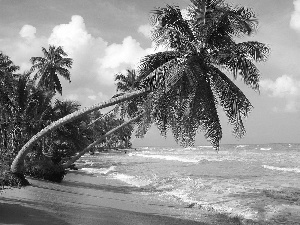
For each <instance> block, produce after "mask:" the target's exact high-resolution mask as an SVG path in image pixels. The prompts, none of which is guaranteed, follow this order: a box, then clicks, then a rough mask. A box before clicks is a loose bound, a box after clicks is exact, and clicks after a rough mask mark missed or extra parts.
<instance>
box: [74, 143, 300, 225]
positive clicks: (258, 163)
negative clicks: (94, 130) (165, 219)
mask: <svg viewBox="0 0 300 225" xmlns="http://www.w3.org/2000/svg"><path fill="white" fill-rule="evenodd" d="M76 165H77V167H78V168H79V170H78V173H83V174H89V175H90V176H93V177H95V179H97V177H98V178H101V179H102V178H105V179H107V180H117V181H119V182H121V183H123V184H124V185H125V186H126V185H127V186H128V187H132V188H134V189H132V190H134V192H135V194H136V195H138V196H139V198H141V199H143V201H146V202H149V203H151V204H158V205H159V204H161V205H169V206H172V207H173V208H174V210H176V213H178V211H180V214H181V215H182V216H183V217H184V218H188V219H192V220H201V219H203V211H205V212H210V213H221V214H226V215H228V216H230V217H238V218H241V219H243V220H253V221H264V222H268V223H269V224H300V179H299V176H300V144H264V145H261V144H260V145H256V144H255V145H221V147H220V150H219V151H218V152H217V151H215V150H214V149H213V148H212V147H211V146H195V147H192V148H182V147H175V148H172V147H167V148H166V147H142V148H137V149H132V150H130V151H128V152H127V153H124V152H121V153H120V152H117V151H116V152H114V151H111V152H107V153H105V152H104V153H95V154H94V155H89V154H86V155H84V156H83V157H82V158H81V159H80V160H79V161H78V162H77V163H76ZM172 207H170V210H172ZM178 209H180V210H178ZM200 211H201V212H202V213H199V212H200ZM200 217H202V218H200Z"/></svg>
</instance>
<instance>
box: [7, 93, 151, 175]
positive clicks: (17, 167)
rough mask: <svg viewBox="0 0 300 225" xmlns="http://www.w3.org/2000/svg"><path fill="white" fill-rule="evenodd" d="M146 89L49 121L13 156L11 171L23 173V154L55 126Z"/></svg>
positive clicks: (127, 98)
mask: <svg viewBox="0 0 300 225" xmlns="http://www.w3.org/2000/svg"><path fill="white" fill-rule="evenodd" d="M147 92H148V91H145V90H139V91H135V92H132V93H129V94H126V95H122V96H120V97H116V98H112V99H110V100H108V101H106V102H103V103H100V104H96V105H93V106H91V107H87V108H84V109H81V110H78V111H76V112H74V113H71V114H69V115H67V116H65V117H63V118H61V119H59V120H57V121H55V122H53V123H51V124H50V125H48V126H47V127H45V128H44V129H42V130H41V131H40V132H38V133H37V134H36V135H34V136H33V137H32V138H31V139H30V140H29V141H28V142H27V143H26V144H25V145H24V146H23V147H22V149H21V150H20V151H19V152H18V155H17V156H16V157H15V159H14V161H13V162H12V165H11V168H10V169H11V172H12V173H14V174H18V175H19V174H23V167H24V159H25V156H26V155H27V154H28V152H29V151H30V149H31V147H32V146H33V145H34V144H35V143H36V142H37V141H39V140H41V139H42V138H43V137H44V136H45V135H47V134H48V133H50V132H52V131H54V130H56V129H57V128H59V127H60V126H62V125H64V124H66V123H68V122H71V121H73V120H75V119H77V118H79V117H81V116H84V115H86V114H89V113H91V112H93V111H96V110H99V109H103V108H106V107H109V106H112V105H115V104H118V103H120V102H124V101H127V100H130V99H132V98H135V97H138V96H140V95H144V94H146V93H147Z"/></svg>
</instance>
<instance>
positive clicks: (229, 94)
mask: <svg viewBox="0 0 300 225" xmlns="http://www.w3.org/2000/svg"><path fill="white" fill-rule="evenodd" d="M211 71H212V73H211V77H210V78H211V86H212V88H213V90H214V93H215V94H216V96H217V97H218V99H219V102H220V105H221V106H222V108H223V110H224V111H225V114H226V116H227V118H228V120H229V123H230V124H232V125H233V126H234V128H233V133H234V135H235V136H236V137H238V138H241V137H243V136H244V135H245V128H244V125H243V121H242V118H245V117H247V116H248V114H249V113H250V112H251V110H252V108H253V106H252V105H251V103H250V101H249V100H248V99H247V97H246V96H245V95H244V94H243V92H242V91H241V90H240V89H239V88H238V87H237V86H236V85H235V84H234V83H233V82H232V81H231V80H230V79H229V78H228V77H227V76H226V75H225V74H224V73H222V72H221V71H220V70H219V69H217V68H213V67H211Z"/></svg>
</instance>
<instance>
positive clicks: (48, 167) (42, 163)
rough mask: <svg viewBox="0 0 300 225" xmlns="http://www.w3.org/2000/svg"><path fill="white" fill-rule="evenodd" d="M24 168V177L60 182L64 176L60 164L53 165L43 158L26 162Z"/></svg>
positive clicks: (49, 160)
mask: <svg viewBox="0 0 300 225" xmlns="http://www.w3.org/2000/svg"><path fill="white" fill-rule="evenodd" d="M25 168H26V170H25V174H26V175H29V176H31V177H34V178H39V179H44V180H49V181H53V182H61V181H62V180H63V178H64V176H65V175H66V170H65V169H64V168H63V167H62V166H61V164H55V163H54V162H53V161H52V160H51V159H49V158H47V157H45V156H44V157H42V158H40V159H36V160H30V161H26V164H25Z"/></svg>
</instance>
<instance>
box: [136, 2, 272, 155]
mask: <svg viewBox="0 0 300 225" xmlns="http://www.w3.org/2000/svg"><path fill="white" fill-rule="evenodd" d="M151 20H152V22H153V26H154V29H153V33H152V37H153V41H154V42H155V43H156V45H157V46H164V47H166V48H167V49H168V50H167V51H165V52H158V53H155V54H152V55H148V56H146V57H144V58H143V59H142V60H141V63H140V65H139V75H140V79H141V80H143V81H142V82H143V85H144V86H146V87H150V88H151V89H153V90H155V91H154V92H153V93H152V94H150V96H149V101H146V107H147V108H148V109H149V110H150V111H151V119H149V118H148V123H149V124H150V123H153V122H156V124H157V125H158V128H159V129H160V131H161V132H162V134H166V131H167V130H168V129H171V130H172V131H173V134H174V137H175V138H176V140H177V141H180V142H181V143H182V144H184V145H191V144H193V143H194V138H195V135H196V132H197V130H198V129H199V128H200V130H202V131H204V132H205V137H206V138H207V139H208V140H209V141H210V142H211V143H212V144H213V146H214V147H215V148H217V149H218V147H219V142H220V140H221V138H222V128H221V125H220V121H219V117H218V112H217V107H218V106H221V107H222V108H223V110H224V111H225V114H226V116H227V117H228V119H229V122H230V123H231V124H232V125H233V133H234V134H235V135H236V136H237V137H242V136H243V135H244V134H245V128H244V125H243V121H242V117H246V116H247V115H248V113H249V112H250V110H251V109H252V105H251V103H250V101H249V100H248V99H247V98H246V96H245V95H244V94H243V93H242V91H241V90H240V89H239V88H238V87H237V86H236V85H235V84H234V83H233V82H232V80H231V79H229V78H228V77H227V75H226V74H227V73H228V72H229V73H232V74H233V78H234V79H235V78H237V76H240V77H241V78H242V79H243V80H244V82H245V84H246V85H249V86H250V87H251V88H253V89H254V90H259V76H260V74H259V70H258V69H257V67H256V66H255V65H254V62H260V61H264V60H266V58H267V55H268V52H269V49H268V47H266V45H265V44H262V43H259V42H256V41H248V42H240V43H237V42H236V39H237V38H238V37H241V36H243V35H251V34H253V33H254V32H255V30H256V25H257V21H256V19H255V14H254V13H253V12H252V11H251V10H250V9H246V8H243V7H235V8H234V7H232V6H229V5H227V4H225V3H224V1H223V0H191V5H190V6H189V7H188V9H187V13H186V15H185V16H183V13H182V11H181V10H180V9H179V7H177V6H170V5H167V6H166V7H164V8H158V9H156V10H154V11H153V14H152V17H151Z"/></svg>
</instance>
